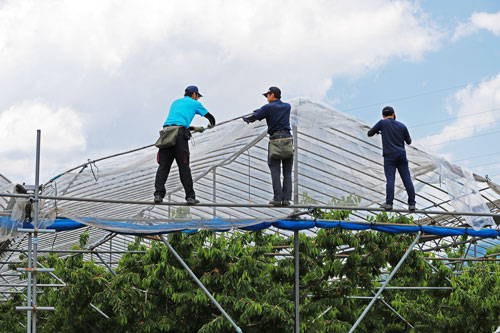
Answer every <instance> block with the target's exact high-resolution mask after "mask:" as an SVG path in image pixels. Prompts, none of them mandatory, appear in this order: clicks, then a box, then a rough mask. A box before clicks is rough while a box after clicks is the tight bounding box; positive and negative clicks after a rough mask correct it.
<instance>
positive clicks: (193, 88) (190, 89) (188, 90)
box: [184, 86, 203, 97]
mask: <svg viewBox="0 0 500 333" xmlns="http://www.w3.org/2000/svg"><path fill="white" fill-rule="evenodd" d="M184 92H185V93H188V94H189V96H191V95H192V94H194V93H196V94H198V95H200V97H203V95H202V94H200V92H199V91H198V87H197V86H188V87H187V88H186V90H185V91H184Z"/></svg>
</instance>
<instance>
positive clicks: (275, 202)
mask: <svg viewBox="0 0 500 333" xmlns="http://www.w3.org/2000/svg"><path fill="white" fill-rule="evenodd" d="M269 204H270V205H273V206H281V201H277V200H271V201H269Z"/></svg>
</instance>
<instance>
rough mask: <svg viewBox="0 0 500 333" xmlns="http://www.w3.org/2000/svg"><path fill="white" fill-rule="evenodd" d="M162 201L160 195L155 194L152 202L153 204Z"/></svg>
mask: <svg viewBox="0 0 500 333" xmlns="http://www.w3.org/2000/svg"><path fill="white" fill-rule="evenodd" d="M162 201H163V198H162V197H161V195H158V194H157V195H155V199H154V202H155V204H159V203H161V202H162Z"/></svg>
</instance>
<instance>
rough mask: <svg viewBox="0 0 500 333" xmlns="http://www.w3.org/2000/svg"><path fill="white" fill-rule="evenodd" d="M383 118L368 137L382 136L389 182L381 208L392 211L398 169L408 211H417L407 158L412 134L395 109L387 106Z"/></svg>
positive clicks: (386, 173) (386, 174)
mask: <svg viewBox="0 0 500 333" xmlns="http://www.w3.org/2000/svg"><path fill="white" fill-rule="evenodd" d="M382 117H383V118H384V119H382V120H380V121H379V122H378V123H376V124H375V126H373V127H372V128H371V129H370V130H369V131H368V136H374V135H375V134H379V133H380V134H382V155H383V156H384V172H385V178H386V180H387V184H386V188H385V190H386V199H385V203H384V204H382V205H380V208H383V209H385V210H391V209H392V202H393V200H394V181H395V178H396V169H398V171H399V175H400V176H401V179H402V180H403V184H404V186H405V188H406V193H408V209H409V210H415V209H416V207H415V188H414V187H413V183H412V181H411V176H410V169H409V168H408V159H407V158H406V150H405V142H406V143H407V144H411V138H410V133H409V132H408V129H407V128H406V126H405V125H404V124H403V123H401V122H399V121H396V115H395V114H394V109H393V108H392V107H390V106H386V107H384V108H383V109H382Z"/></svg>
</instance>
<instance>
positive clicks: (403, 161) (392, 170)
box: [384, 153, 415, 205]
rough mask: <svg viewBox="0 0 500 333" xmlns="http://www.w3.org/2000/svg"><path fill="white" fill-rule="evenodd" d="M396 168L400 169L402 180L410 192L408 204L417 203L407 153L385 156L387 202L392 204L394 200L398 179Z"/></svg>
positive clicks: (407, 191)
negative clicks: (395, 183) (395, 184)
mask: <svg viewBox="0 0 500 333" xmlns="http://www.w3.org/2000/svg"><path fill="white" fill-rule="evenodd" d="M396 169H398V171H399V175H400V176H401V180H403V184H404V186H405V188H406V193H408V204H409V205H414V204H415V188H414V187H413V183H412V181H411V176H410V169H409V168H408V159H407V158H406V153H394V154H388V155H386V156H384V172H385V178H386V180H387V184H386V187H385V191H386V199H385V202H386V203H388V204H390V205H392V202H393V200H394V182H395V180H396Z"/></svg>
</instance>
